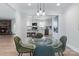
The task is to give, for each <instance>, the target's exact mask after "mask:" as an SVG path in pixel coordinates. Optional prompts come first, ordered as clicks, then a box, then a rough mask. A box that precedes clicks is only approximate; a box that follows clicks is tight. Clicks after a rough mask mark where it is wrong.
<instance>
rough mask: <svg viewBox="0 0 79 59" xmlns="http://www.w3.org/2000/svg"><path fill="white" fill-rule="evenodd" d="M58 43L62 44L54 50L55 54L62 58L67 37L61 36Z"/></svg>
mask: <svg viewBox="0 0 79 59" xmlns="http://www.w3.org/2000/svg"><path fill="white" fill-rule="evenodd" d="M60 42H61V43H62V45H60V46H59V47H57V48H56V52H58V55H60V54H61V55H62V56H63V55H64V54H63V52H64V51H65V48H66V42H67V37H66V36H62V37H61V38H60Z"/></svg>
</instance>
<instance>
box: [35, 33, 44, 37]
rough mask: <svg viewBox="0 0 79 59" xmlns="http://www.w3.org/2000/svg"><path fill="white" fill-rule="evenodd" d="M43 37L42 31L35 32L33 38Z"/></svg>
mask: <svg viewBox="0 0 79 59" xmlns="http://www.w3.org/2000/svg"><path fill="white" fill-rule="evenodd" d="M42 37H43V34H42V33H37V34H36V36H35V38H42Z"/></svg>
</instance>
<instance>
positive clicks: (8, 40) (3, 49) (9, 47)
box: [0, 35, 79, 56]
mask: <svg viewBox="0 0 79 59" xmlns="http://www.w3.org/2000/svg"><path fill="white" fill-rule="evenodd" d="M64 55H65V56H79V54H78V53H77V52H75V51H73V50H71V49H69V48H66V51H65V52H64ZM0 56H18V53H17V51H16V48H15V44H14V40H13V36H12V35H0ZM24 56H29V53H27V54H24Z"/></svg>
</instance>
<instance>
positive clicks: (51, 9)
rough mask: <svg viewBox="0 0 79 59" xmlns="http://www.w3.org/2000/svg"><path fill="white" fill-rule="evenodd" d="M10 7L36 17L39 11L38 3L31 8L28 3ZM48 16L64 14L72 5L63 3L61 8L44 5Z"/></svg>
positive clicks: (52, 4) (48, 4)
mask: <svg viewBox="0 0 79 59" xmlns="http://www.w3.org/2000/svg"><path fill="white" fill-rule="evenodd" d="M10 5H11V6H12V7H13V8H15V9H16V10H18V11H20V12H23V13H26V14H28V15H35V14H36V11H37V9H38V7H39V6H38V5H39V4H38V3H31V6H28V4H27V3H14V4H12V3H10ZM44 5H45V7H44V9H45V12H46V14H49V13H51V12H52V13H64V12H65V11H66V10H67V9H68V8H69V7H70V6H71V5H72V4H71V3H61V5H60V6H57V5H56V3H44Z"/></svg>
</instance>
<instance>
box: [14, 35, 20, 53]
mask: <svg viewBox="0 0 79 59" xmlns="http://www.w3.org/2000/svg"><path fill="white" fill-rule="evenodd" d="M20 40H21V39H20V37H18V36H15V37H14V42H15V45H16V49H17V51H18V49H19V46H20V43H19V42H20Z"/></svg>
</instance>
